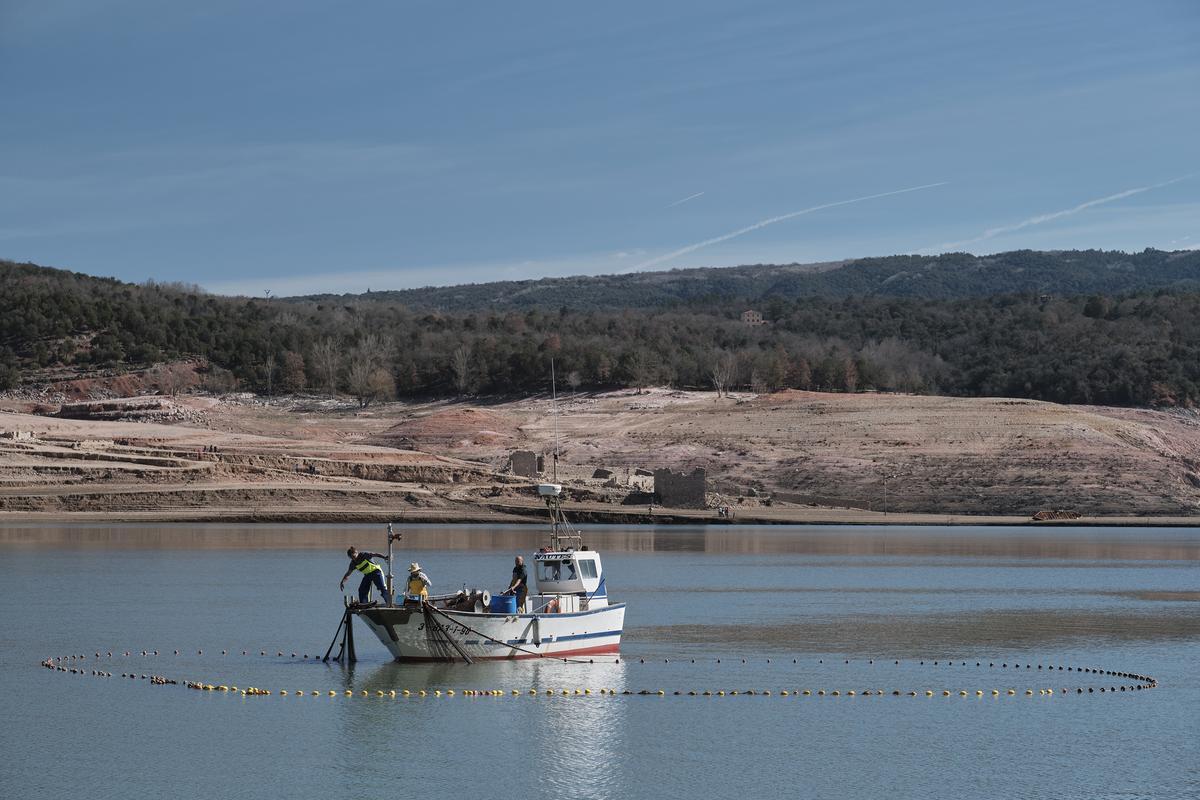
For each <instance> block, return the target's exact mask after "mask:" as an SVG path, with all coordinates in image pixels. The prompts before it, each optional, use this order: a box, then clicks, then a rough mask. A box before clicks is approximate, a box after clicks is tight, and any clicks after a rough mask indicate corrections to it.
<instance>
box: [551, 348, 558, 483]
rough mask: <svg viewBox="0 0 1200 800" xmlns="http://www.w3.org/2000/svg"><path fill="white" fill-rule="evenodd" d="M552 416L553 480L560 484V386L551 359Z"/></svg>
mask: <svg viewBox="0 0 1200 800" xmlns="http://www.w3.org/2000/svg"><path fill="white" fill-rule="evenodd" d="M550 414H551V415H552V416H553V417H554V465H553V467H552V468H551V469H552V478H551V479H552V480H553V481H554V482H555V483H558V385H557V383H556V382H555V379H554V359H553V358H552V359H550Z"/></svg>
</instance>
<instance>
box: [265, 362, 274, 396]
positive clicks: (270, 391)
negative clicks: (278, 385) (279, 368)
mask: <svg viewBox="0 0 1200 800" xmlns="http://www.w3.org/2000/svg"><path fill="white" fill-rule="evenodd" d="M264 364H265V366H266V368H267V397H273V396H274V394H275V392H274V388H275V354H274V353H272V354H271V355H269V356H267V360H266V361H265V362H264Z"/></svg>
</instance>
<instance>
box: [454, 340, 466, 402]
mask: <svg viewBox="0 0 1200 800" xmlns="http://www.w3.org/2000/svg"><path fill="white" fill-rule="evenodd" d="M450 371H451V372H452V373H453V375H454V388H455V389H457V390H458V393H459V394H460V395H464V394H466V393H467V387H468V386H470V385H471V351H470V350H468V349H467V347H466V345H461V346H460V347H458V348H457V349H456V350H455V351H454V354H453V355H452V356H451V357H450Z"/></svg>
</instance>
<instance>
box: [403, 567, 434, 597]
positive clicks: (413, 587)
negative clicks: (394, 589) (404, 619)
mask: <svg viewBox="0 0 1200 800" xmlns="http://www.w3.org/2000/svg"><path fill="white" fill-rule="evenodd" d="M432 585H433V584H431V583H430V582H429V576H428V575H426V574H425V573H424V572H422V571H421V565H420V564H418V563H417V562H416V561H414V562H412V563H411V564H409V565H408V586H407V588H406V589H405V590H404V596H405V598H412V599H414V600H422V601H423V600H428V599H429V587H430V586H432Z"/></svg>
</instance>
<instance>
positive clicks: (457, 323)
mask: <svg viewBox="0 0 1200 800" xmlns="http://www.w3.org/2000/svg"><path fill="white" fill-rule="evenodd" d="M1198 276H1200V252H1178V253H1164V252H1160V251H1153V250H1147V251H1145V252H1143V253H1139V254H1135V255H1129V254H1125V253H1111V252H1100V251H1085V252H1070V253H1036V252H1029V251H1021V252H1015V253H1006V254H1001V255H998V256H989V257H975V256H970V255H966V254H951V255H947V256H940V257H937V258H928V259H927V258H922V257H916V256H896V257H892V258H886V259H864V260H861V261H856V262H849V263H846V264H840V265H839V264H827V265H817V266H812V265H810V266H808V267H801V266H791V267H735V268H730V269H712V270H691V271H679V272H667V273H649V274H638V275H626V276H607V277H599V278H569V279H557V280H556V281H534V282H530V283H529V284H528V285H524V284H486V285H480V286H475V287H452V288H449V289H429V290H416V291H414V292H396V293H375V292H372V293H370V294H367V295H356V296H345V297H332V296H322V297H315V298H288V299H263V298H243V297H218V296H214V295H210V294H207V293H205V292H203V291H201V290H199V289H198V288H197V287H189V286H182V285H163V284H155V283H148V284H143V285H134V284H128V283H123V282H120V281H116V280H113V279H108V278H94V277H91V276H88V275H83V274H80V273H73V272H66V271H62V270H55V269H49V268H45V267H39V266H36V265H32V264H14V263H11V262H0V390H5V389H12V388H14V387H18V386H26V387H31V389H32V390H33V394H34V395H36V396H41V395H38V392H39V391H41V390H43V389H45V388H47V387H51V388H53V387H56V386H62V385H64V384H65V383H70V384H71V385H72V387H73V388H71V389H70V390H69V391H63V392H62V394H63V395H64V397H63V398H62V399H74V398H77V397H79V396H81V395H82V396H86V393H87V392H91V393H92V394H91V396H111V395H112V394H121V393H124V392H125V391H127V390H128V388H129V387H136V390H142V391H144V390H149V391H154V390H157V391H162V392H175V391H177V390H179V389H181V388H187V387H191V386H196V385H199V386H200V387H201V388H204V389H208V390H211V391H213V392H223V391H229V390H232V389H234V388H241V389H243V390H250V391H254V392H259V393H262V394H266V395H271V394H274V393H276V392H280V391H282V392H297V391H302V390H310V391H321V392H324V393H327V394H330V395H335V394H337V393H339V392H348V393H350V394H352V395H353V396H354V397H356V398H357V399H358V400H359V402H360V403H361V404H362V405H363V406H364V407H365V406H367V405H369V404H370V403H372V402H374V401H376V400H380V399H388V398H391V397H395V396H404V397H430V396H440V397H446V396H459V397H461V396H466V395H490V396H495V395H514V394H527V393H530V392H539V391H543V390H545V389H546V388H548V386H547V383H548V380H547V379H548V376H549V374H550V365H551V361H553V362H554V364H555V366H556V368H557V370H558V374H559V375H560V376H562V378H563V382H564V383H565V384H566V385H567V386H568V387H569V388H570V389H572V390H577V389H581V388H582V389H591V390H598V389H611V388H616V387H629V388H634V389H641V388H644V387H647V386H651V385H669V386H674V387H682V388H703V387H713V386H716V387H717V388H719V389H721V390H727V389H730V388H735V387H740V388H745V389H748V390H751V391H753V392H755V393H759V394H761V393H764V392H768V391H777V390H781V389H801V390H823V391H845V392H851V393H853V392H859V391H862V390H868V389H870V390H879V391H898V392H908V393H921V394H943V395H961V396H1008V397H1022V398H1029V399H1035V400H1047V401H1054V402H1063V403H1096V404H1104V405H1124V406H1145V405H1156V406H1192V405H1195V404H1196V403H1198V402H1200V324H1198V323H1200V291H1197V289H1196V288H1195V287H1196V285H1197V283H1196V282H1197V277H1198ZM521 286H524V288H523V289H522V288H519V287H521ZM554 287H559V288H561V289H562V291H559V289H558V288H554ZM422 292H424V294H422ZM454 292H457V293H458V294H457V295H454V297H456V298H457V299H454V300H453V302H449V301H447V305H448V306H452V307H450V308H447V309H444V310H433V309H431V308H429V307H427V305H423V304H429V303H433V302H434V301H435V300H436V299H437V298H438V297H443V298H448V297H451V295H450V294H444V293H454ZM439 293H443V294H439ZM488 296H491V297H492V298H493V300H492V301H491V302H487V301H486V299H485V298H486V297H488ZM535 296H542V297H549V296H553V297H554V298H555V302H553V303H551V302H544V303H539V304H534V303H533V300H532V298H534V297H535ZM571 297H574V298H576V300H577V301H578V303H577V304H578V305H580V306H582V305H583V304H584V303H585V302H586V303H587V307H586V308H583V307H576V308H572V307H571V305H570V302H568V300H569V299H570V298H571ZM518 302H520V303H531V304H532V307H528V308H524V309H519V308H516V307H514V306H515V304H516V303H518ZM750 308H754V309H757V310H758V311H760V312H761V313H762V314H763V316H764V318H765V320H764V321H765V323H767V324H761V325H751V324H745V323H743V322H742V320H741V317H740V315H741V312H742V311H744V310H746V309H750ZM181 360H186V361H187V362H188V363H187V365H186V366H185V367H180V366H179V362H180V361H181ZM130 373H137V376H136V378H137V379H136V380H127V381H124V383H122V384H121V385H122V386H124V387H125V388H124V389H122V388H119V387H118V385H117V381H116V379H117V378H119V377H122V376H125V377H128V376H129V375H130ZM81 387H83V388H82V389H81ZM55 391H57V390H55Z"/></svg>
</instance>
